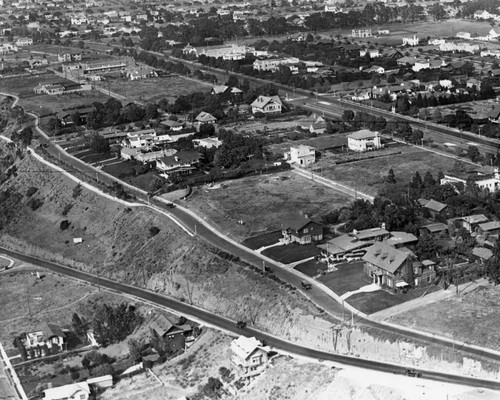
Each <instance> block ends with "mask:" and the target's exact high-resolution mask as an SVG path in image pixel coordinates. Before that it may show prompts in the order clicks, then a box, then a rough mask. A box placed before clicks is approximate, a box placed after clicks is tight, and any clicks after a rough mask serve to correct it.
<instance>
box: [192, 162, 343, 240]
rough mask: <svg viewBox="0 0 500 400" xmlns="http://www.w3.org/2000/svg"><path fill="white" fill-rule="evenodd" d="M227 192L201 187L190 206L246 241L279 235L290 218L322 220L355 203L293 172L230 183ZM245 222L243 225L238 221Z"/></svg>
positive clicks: (221, 227)
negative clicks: (271, 233) (327, 214)
mask: <svg viewBox="0 0 500 400" xmlns="http://www.w3.org/2000/svg"><path fill="white" fill-rule="evenodd" d="M226 184H227V187H226V188H225V189H222V188H220V189H212V190H211V189H207V188H206V187H200V188H197V189H195V190H194V191H193V194H192V196H191V197H190V198H189V199H188V203H187V205H188V206H189V207H190V208H194V209H196V210H197V211H198V212H200V213H201V214H203V215H206V216H207V217H208V218H209V219H210V220H211V221H212V222H213V223H214V224H216V225H217V226H218V227H219V228H220V229H221V230H222V231H223V232H226V233H228V234H230V235H232V236H233V237H236V238H237V239H238V240H241V241H243V240H244V239H247V238H249V237H253V236H257V235H259V234H262V233H266V232H270V231H275V230H276V229H279V228H280V226H281V219H282V218H283V217H284V216H286V215H287V214H297V213H300V212H302V213H303V214H308V215H309V216H310V217H319V216H321V215H322V214H324V213H326V212H328V211H329V210H332V209H334V208H338V207H342V206H345V205H347V204H349V203H351V199H350V198H349V197H347V196H345V195H343V194H341V193H339V192H336V191H334V190H332V189H329V188H326V187H324V186H323V185H320V184H317V183H316V182H313V181H310V180H308V179H305V178H302V177H299V176H297V175H295V174H293V173H292V172H280V173H277V174H273V175H261V176H252V177H248V178H243V179H238V180H235V181H227V182H226ZM240 220H241V221H243V222H244V223H243V225H242V224H240V223H238V221H240Z"/></svg>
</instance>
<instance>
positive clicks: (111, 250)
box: [0, 156, 330, 343]
mask: <svg viewBox="0 0 500 400" xmlns="http://www.w3.org/2000/svg"><path fill="white" fill-rule="evenodd" d="M16 163H17V169H18V172H17V175H16V176H15V177H14V176H13V177H11V178H9V179H8V180H7V181H6V182H4V183H3V184H2V185H1V186H0V196H2V201H1V202H0V226H1V227H2V228H1V230H0V245H1V246H5V247H8V248H11V249H14V250H18V251H21V252H25V253H29V254H32V255H35V256H39V257H42V258H45V259H48V260H53V261H56V262H59V263H63V264H66V265H70V266H73V267H75V268H80V269H82V270H86V271H90V272H94V273H98V274H99V275H101V276H106V277H109V278H112V279H117V280H120V281H122V282H126V283H132V284H137V285H144V282H146V284H147V286H148V287H149V288H151V289H155V290H157V291H159V292H165V293H167V294H170V295H173V296H175V297H177V298H179V299H184V300H185V301H186V302H190V303H193V304H196V305H198V306H201V307H203V308H206V309H208V310H212V311H216V312H218V313H221V314H223V315H225V316H227V317H230V318H234V319H240V318H245V319H246V320H253V321H254V322H255V324H256V326H259V327H261V328H263V329H265V330H267V331H269V332H271V333H274V334H277V335H283V336H285V337H289V338H290V339H296V338H298V337H299V336H301V339H302V340H303V341H304V343H305V342H306V340H307V334H314V336H315V337H316V336H318V335H319V334H320V333H321V331H322V330H323V329H324V326H329V325H330V324H329V322H328V318H327V316H326V315H325V314H324V313H321V312H320V311H319V310H318V309H317V308H316V307H315V306H314V305H312V303H310V302H308V301H307V300H305V299H304V298H303V297H302V295H300V294H299V293H298V292H297V291H295V290H292V289H290V288H289V287H287V286H285V285H283V284H281V283H280V282H276V281H274V280H272V279H269V278H267V277H264V276H262V275H260V274H258V273H256V272H254V271H252V270H251V269H249V268H248V267H245V266H243V265H241V264H239V263H234V262H231V261H228V260H226V259H224V258H222V257H221V256H220V254H218V251H217V250H216V249H214V248H212V247H210V246H208V245H207V244H206V243H205V242H203V241H201V240H199V239H196V238H191V237H189V236H187V235H186V234H185V233H184V232H183V231H182V230H181V229H180V228H179V227H177V226H176V225H175V224H173V223H172V222H171V221H170V220H169V219H167V218H164V217H162V216H161V215H160V214H157V213H155V212H154V211H152V210H149V209H146V208H135V207H125V206H122V205H121V204H119V203H115V202H112V201H109V200H105V199H103V198H102V197H100V196H98V195H97V194H95V193H93V192H90V191H88V190H86V189H84V188H81V187H79V186H78V185H77V184H76V183H75V182H73V181H71V180H69V179H68V178H66V177H64V176H62V175H61V174H59V173H54V172H53V171H51V170H50V169H48V168H47V167H46V166H44V165H43V164H41V163H39V162H37V161H36V160H34V159H33V158H32V157H29V156H25V157H24V158H23V159H22V160H18V161H17V162H16ZM63 221H67V222H63ZM152 227H156V228H158V229H159V232H158V233H157V234H156V235H154V236H153V235H152V232H151V231H150V228H152ZM75 238H82V240H83V241H82V243H79V244H74V243H73V239H75ZM312 319H314V320H315V321H318V322H319V323H318V324H310V320H312ZM308 324H310V326H308ZM315 331H316V332H315Z"/></svg>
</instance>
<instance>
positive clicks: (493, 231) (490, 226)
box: [477, 221, 500, 237]
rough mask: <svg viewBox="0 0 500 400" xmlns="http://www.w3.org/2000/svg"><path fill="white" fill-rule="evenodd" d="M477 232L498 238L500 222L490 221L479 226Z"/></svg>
mask: <svg viewBox="0 0 500 400" xmlns="http://www.w3.org/2000/svg"><path fill="white" fill-rule="evenodd" d="M477 232H478V233H479V234H480V235H489V236H497V237H498V235H499V234H500V221H490V222H486V223H484V224H479V225H478V227H477Z"/></svg>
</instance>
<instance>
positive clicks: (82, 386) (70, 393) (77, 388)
mask: <svg viewBox="0 0 500 400" xmlns="http://www.w3.org/2000/svg"><path fill="white" fill-rule="evenodd" d="M43 393H44V398H43V399H44V400H88V398H89V396H90V388H89V385H88V383H87V382H78V383H72V384H70V385H64V386H59V387H56V388H51V389H45V390H44V391H43Z"/></svg>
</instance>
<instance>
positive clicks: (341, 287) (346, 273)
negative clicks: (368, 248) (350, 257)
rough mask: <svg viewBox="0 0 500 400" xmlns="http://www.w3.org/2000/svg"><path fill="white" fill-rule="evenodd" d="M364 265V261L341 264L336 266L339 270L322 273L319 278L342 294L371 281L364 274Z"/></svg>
mask: <svg viewBox="0 0 500 400" xmlns="http://www.w3.org/2000/svg"><path fill="white" fill-rule="evenodd" d="M363 266H364V263H362V262H359V261H356V262H352V263H345V264H339V265H336V266H335V268H337V270H338V271H334V272H330V273H328V274H325V275H322V276H321V277H319V278H318V280H319V281H320V282H322V283H324V284H325V285H326V286H327V287H329V288H330V289H332V290H333V291H334V292H335V293H337V294H338V295H339V296H342V295H343V294H344V293H347V292H352V291H354V290H358V289H359V288H360V287H362V286H364V285H368V284H369V283H370V281H369V280H368V278H366V277H365V276H364V274H363ZM349 299H350V298H349Z"/></svg>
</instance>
